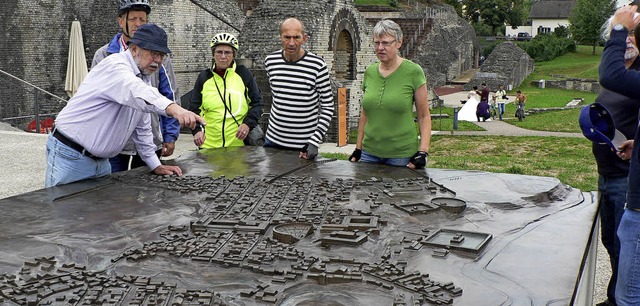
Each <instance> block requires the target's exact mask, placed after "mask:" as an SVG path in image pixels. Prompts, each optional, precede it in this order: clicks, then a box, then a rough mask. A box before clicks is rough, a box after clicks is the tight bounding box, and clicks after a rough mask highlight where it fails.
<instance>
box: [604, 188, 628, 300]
mask: <svg viewBox="0 0 640 306" xmlns="http://www.w3.org/2000/svg"><path fill="white" fill-rule="evenodd" d="M628 186H629V184H628V179H627V177H626V176H624V177H605V176H602V175H600V176H599V177H598V195H599V199H598V203H599V205H600V211H599V213H600V232H601V237H600V240H601V241H602V245H604V247H605V249H607V253H609V261H610V262H611V272H612V273H611V278H610V279H609V285H608V286H607V298H608V299H609V302H612V303H613V302H615V300H616V299H615V289H616V280H617V278H618V259H619V257H620V240H619V239H618V236H617V231H618V225H619V224H620V219H622V214H623V213H624V204H625V203H626V202H627V188H628Z"/></svg>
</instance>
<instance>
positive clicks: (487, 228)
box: [0, 148, 595, 305]
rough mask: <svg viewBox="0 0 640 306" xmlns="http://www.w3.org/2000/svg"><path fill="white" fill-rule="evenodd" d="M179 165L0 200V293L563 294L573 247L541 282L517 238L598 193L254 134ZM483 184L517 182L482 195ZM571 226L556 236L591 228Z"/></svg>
mask: <svg viewBox="0 0 640 306" xmlns="http://www.w3.org/2000/svg"><path fill="white" fill-rule="evenodd" d="M178 164H180V166H181V167H182V168H183V170H185V175H184V176H182V177H175V176H156V175H153V174H149V173H146V172H144V171H138V170H133V171H128V172H126V173H123V174H120V175H113V176H112V177H110V178H108V179H104V180H97V181H90V182H83V183H77V184H72V185H69V186H61V187H56V188H50V189H48V190H43V191H37V192H34V193H32V194H25V195H22V196H18V197H13V198H9V199H3V200H0V204H1V205H2V206H3V207H4V210H5V211H8V210H10V211H12V213H9V214H6V215H5V216H4V217H2V219H0V221H2V223H1V224H2V225H1V226H2V228H1V229H2V232H3V233H5V234H3V235H2V236H0V238H1V239H0V243H1V244H0V245H3V246H5V247H3V250H2V251H0V252H4V254H5V255H7V256H4V259H3V260H2V261H0V273H1V274H0V303H2V304H7V305H271V304H275V305H500V304H504V303H505V302H507V303H508V301H513V302H518V303H519V301H523V300H529V301H534V302H541V301H545V302H548V301H549V300H559V301H565V302H566V301H567V300H569V299H571V294H572V293H573V291H574V286H575V284H572V283H566V281H565V280H572V281H574V282H575V278H576V275H575V274H576V273H578V272H579V266H580V262H581V260H582V254H581V253H580V251H579V250H578V251H575V250H568V251H567V253H566V254H563V255H562V257H563V258H564V259H570V260H573V261H575V262H576V263H575V264H569V266H570V267H573V266H575V268H574V270H575V271H571V272H570V273H566V275H564V274H563V275H558V276H555V279H556V282H558V283H556V284H549V285H546V284H539V283H537V281H536V279H535V277H530V276H531V275H533V274H532V273H536V271H537V273H540V272H544V271H547V269H548V271H549V272H548V273H551V271H553V269H554V267H553V265H551V267H547V268H544V267H539V266H538V267H535V266H529V265H528V262H529V261H531V262H535V261H538V260H540V261H541V262H544V260H545V259H544V258H541V257H540V256H541V255H538V254H530V253H531V251H529V250H527V248H526V247H525V248H522V251H523V253H525V255H522V254H518V252H520V249H521V247H515V246H517V245H518V244H521V243H522V244H524V245H525V246H531V245H535V244H536V243H537V241H538V240H537V239H534V238H535V236H536V235H540V234H543V233H546V232H547V231H553V230H554V228H556V227H558V226H561V227H565V225H564V221H562V220H563V219H564V218H576V216H578V217H581V218H582V219H584V222H582V224H580V223H581V222H577V223H578V224H576V225H575V226H576V228H575V230H576V231H581V230H583V229H584V228H586V227H587V226H588V225H590V224H591V223H592V222H593V220H592V217H593V214H594V209H593V207H594V206H595V205H590V204H592V203H591V202H590V201H585V197H584V196H583V193H582V192H580V191H579V190H575V189H573V188H571V187H568V186H564V185H562V184H559V183H558V182H557V180H555V179H549V178H534V177H520V176H510V175H495V174H487V173H473V172H460V171H458V172H452V173H448V172H446V171H442V172H438V171H435V170H433V169H429V170H427V171H412V170H409V169H405V168H396V167H388V166H379V165H366V164H361V163H358V164H355V163H350V162H346V161H334V160H327V159H319V160H317V161H315V162H311V161H306V160H300V159H298V158H297V156H295V155H294V154H292V153H290V152H283V151H277V150H268V149H263V148H240V149H233V150H214V151H210V152H198V153H193V154H192V155H191V156H187V157H182V158H181V159H179V160H178ZM433 172H438V174H439V175H440V176H441V177H442V179H441V180H437V179H434V178H433V177H432V175H431V173H433ZM502 176H504V177H502ZM522 182H527V184H528V185H529V186H527V187H522V186H521V184H520V183H522ZM483 185H485V186H493V187H496V186H497V185H505V186H506V187H511V189H514V190H509V188H507V189H506V190H505V191H504V192H502V193H501V194H500V195H495V194H492V193H490V192H489V193H488V194H492V195H491V196H487V194H485V193H486V192H487V191H486V190H485V189H483V188H481V187H482V186H483ZM475 189H478V190H480V191H479V192H476V191H475ZM483 192H484V193H483ZM469 194H472V195H471V196H470V195H469ZM473 194H475V196H473ZM564 230H566V228H565V229H564ZM7 233H12V234H7ZM584 235H588V233H584ZM584 235H583V236H584ZM574 240H575V241H566V240H565V241H560V242H558V243H562V244H565V245H569V246H570V245H572V244H575V245H582V244H584V243H585V241H583V239H574ZM544 251H545V249H544V248H540V250H539V252H540V254H543V253H544ZM582 251H584V247H583V249H582ZM505 256H507V257H505ZM514 262H519V263H520V264H521V265H522V266H518V265H517V264H515V265H514ZM557 264H558V266H560V265H564V266H567V263H566V260H565V262H564V263H563V262H558V263H557ZM520 279H526V280H520ZM530 279H531V280H530ZM528 282H532V283H535V285H533V286H532V285H530V284H528ZM514 284H517V285H514ZM560 284H561V285H560ZM547 286H548V287H547ZM505 288H508V289H505ZM531 291H533V293H532V292H531ZM479 301H482V302H479ZM534 304H535V303H534Z"/></svg>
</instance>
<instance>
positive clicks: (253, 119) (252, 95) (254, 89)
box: [236, 65, 264, 129]
mask: <svg viewBox="0 0 640 306" xmlns="http://www.w3.org/2000/svg"><path fill="white" fill-rule="evenodd" d="M236 73H237V74H238V75H240V77H241V78H242V82H244V87H245V96H247V97H248V98H249V111H248V112H247V116H245V117H244V120H243V121H242V123H244V124H246V125H248V126H249V128H251V129H253V128H254V127H255V126H256V125H258V122H259V120H260V117H261V116H262V107H263V105H264V101H263V100H262V93H261V92H260V88H259V87H258V83H257V82H256V79H255V78H254V77H253V74H251V71H250V70H249V69H247V67H245V66H243V65H238V66H237V67H236Z"/></svg>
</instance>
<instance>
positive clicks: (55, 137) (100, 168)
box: [45, 24, 206, 187]
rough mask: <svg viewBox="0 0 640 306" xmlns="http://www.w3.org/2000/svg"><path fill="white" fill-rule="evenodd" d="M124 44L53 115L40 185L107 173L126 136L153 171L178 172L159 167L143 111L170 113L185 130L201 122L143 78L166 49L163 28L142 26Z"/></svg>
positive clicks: (152, 70) (176, 168)
mask: <svg viewBox="0 0 640 306" xmlns="http://www.w3.org/2000/svg"><path fill="white" fill-rule="evenodd" d="M129 44H130V47H129V49H128V50H127V51H125V52H121V53H117V54H113V55H111V56H109V57H107V58H105V59H104V60H103V61H101V62H100V64H98V65H97V66H96V67H94V68H93V69H91V71H90V72H89V74H88V75H87V77H86V78H85V80H84V81H83V82H82V84H81V85H80V87H79V89H78V92H77V93H76V94H75V95H74V96H73V98H71V100H69V103H68V104H67V106H65V107H64V108H63V109H62V111H61V112H60V114H58V116H57V118H56V128H55V131H54V133H52V134H50V135H49V139H48V141H47V171H46V178H45V186H46V187H51V186H56V185H61V184H67V183H71V182H76V181H80V180H84V179H88V178H97V177H101V176H105V175H107V174H109V173H111V166H110V164H109V160H108V158H110V157H113V156H115V155H117V154H118V153H120V152H121V151H122V148H123V147H124V145H125V144H126V142H127V140H128V139H129V138H130V137H131V138H132V139H133V141H134V143H135V146H136V150H137V151H138V153H139V154H140V157H141V158H142V160H143V161H144V162H145V163H146V164H147V166H149V168H150V169H152V170H153V172H154V173H156V174H160V175H167V174H177V175H182V170H181V169H180V168H179V167H177V166H166V165H162V164H161V163H160V159H159V158H158V157H157V156H156V154H155V149H156V145H155V144H154V143H153V135H152V131H151V121H150V120H151V118H150V115H149V113H156V114H158V115H166V116H169V117H173V118H175V119H177V120H178V121H179V122H180V125H181V126H189V127H191V128H195V124H196V122H200V123H201V124H206V122H205V121H204V119H202V118H201V117H200V116H198V115H196V114H194V113H193V112H190V111H187V110H186V109H184V108H182V107H181V106H180V105H178V104H176V103H174V102H173V101H171V100H169V99H167V98H166V97H165V96H163V95H162V94H161V93H160V92H158V89H156V88H154V87H153V86H151V85H149V76H150V75H152V74H153V73H154V72H155V71H157V70H158V69H159V66H160V65H161V63H162V61H163V59H164V57H165V56H166V55H167V53H170V52H171V51H170V50H169V48H168V47H167V34H166V32H165V31H164V30H163V29H161V28H160V27H158V26H157V25H155V24H145V25H143V26H141V27H140V28H138V31H136V33H135V35H134V37H133V38H132V39H131V40H130V41H129Z"/></svg>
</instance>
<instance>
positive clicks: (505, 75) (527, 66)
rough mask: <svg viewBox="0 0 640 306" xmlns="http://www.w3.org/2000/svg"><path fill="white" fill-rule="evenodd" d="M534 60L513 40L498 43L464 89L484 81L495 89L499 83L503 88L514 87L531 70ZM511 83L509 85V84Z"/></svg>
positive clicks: (469, 88)
mask: <svg viewBox="0 0 640 306" xmlns="http://www.w3.org/2000/svg"><path fill="white" fill-rule="evenodd" d="M533 68H534V60H533V59H532V58H531V57H530V56H529V54H527V52H525V51H524V50H522V49H521V48H520V47H518V46H517V45H516V44H515V43H514V42H512V41H508V42H503V43H501V44H499V45H498V46H496V47H495V49H493V52H491V54H489V56H488V57H487V59H486V60H485V61H484V63H483V64H482V67H480V72H478V73H476V75H475V76H474V77H473V78H472V79H471V80H470V81H469V82H468V83H467V84H465V86H464V89H465V90H471V89H472V87H473V86H478V88H480V84H482V82H485V83H486V84H487V86H488V87H489V88H490V89H491V90H492V91H495V90H497V89H498V86H499V85H503V86H504V88H505V89H509V88H510V87H511V88H516V87H518V86H520V84H522V82H523V81H524V79H525V78H526V77H527V76H528V75H529V74H531V72H533ZM510 85H511V86H510Z"/></svg>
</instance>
